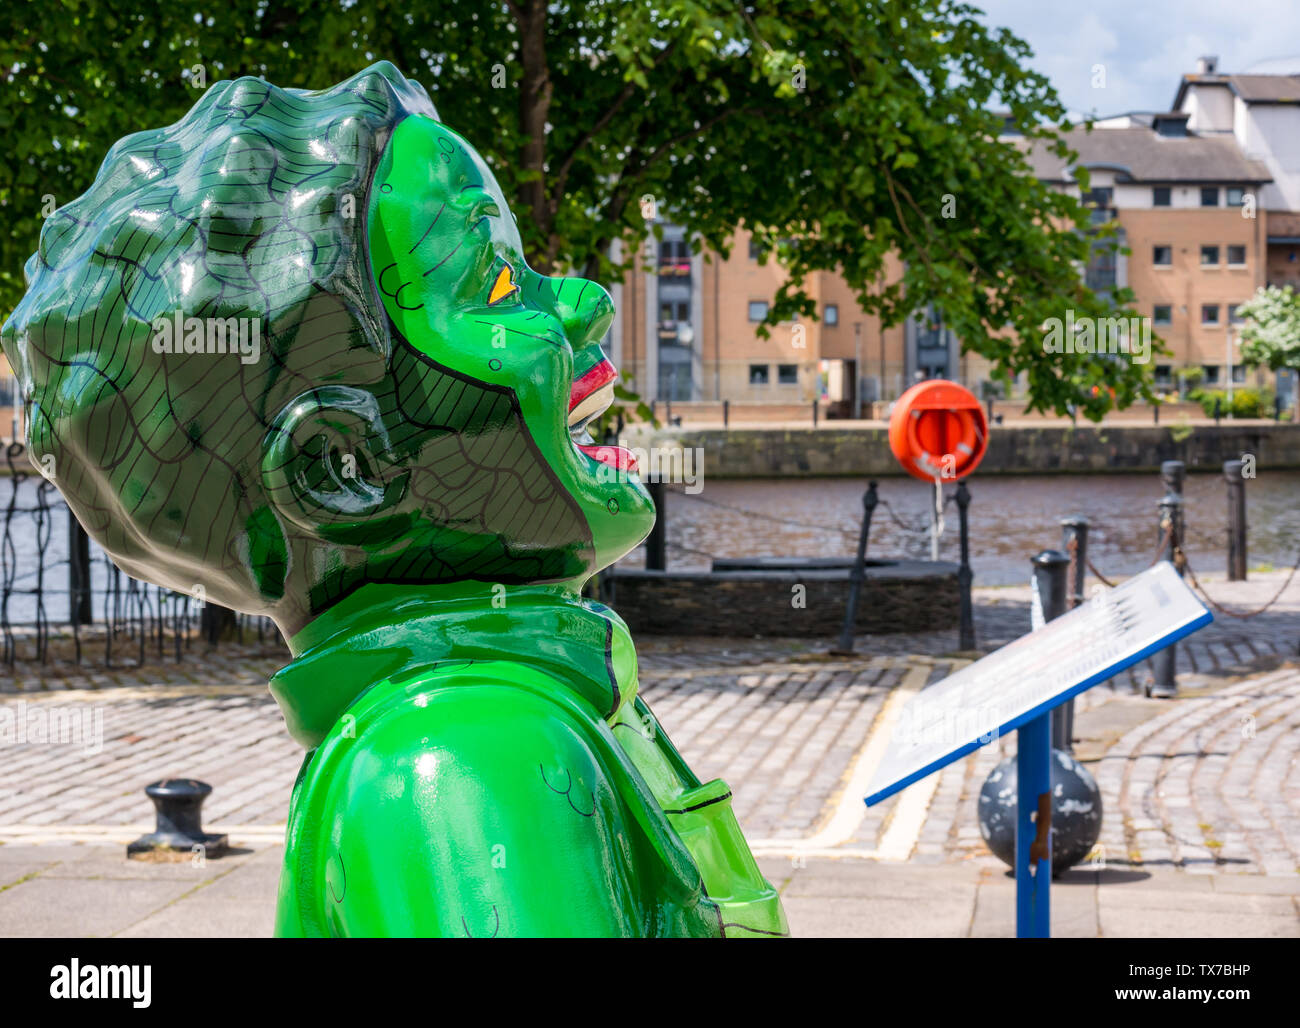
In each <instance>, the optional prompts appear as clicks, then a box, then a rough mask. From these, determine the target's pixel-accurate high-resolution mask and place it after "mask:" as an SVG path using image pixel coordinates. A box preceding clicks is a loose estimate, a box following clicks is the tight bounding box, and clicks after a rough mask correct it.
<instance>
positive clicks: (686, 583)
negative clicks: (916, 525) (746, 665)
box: [609, 561, 961, 639]
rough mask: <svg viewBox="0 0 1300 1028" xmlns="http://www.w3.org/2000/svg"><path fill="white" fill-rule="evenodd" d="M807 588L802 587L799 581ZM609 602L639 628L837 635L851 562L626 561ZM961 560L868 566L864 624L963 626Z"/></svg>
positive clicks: (877, 631)
mask: <svg viewBox="0 0 1300 1028" xmlns="http://www.w3.org/2000/svg"><path fill="white" fill-rule="evenodd" d="M800 586H802V587H803V588H802V589H800V588H799V587H800ZM613 589H614V593H613V596H612V597H610V599H609V602H610V606H612V607H613V608H614V609H615V610H616V611H618V613H619V614H620V615H621V616H622V617H623V619H624V620H625V621H627V623H628V626H629V627H630V628H631V629H632V633H633V635H634V636H635V635H637V634H639V633H644V634H648V635H691V636H797V637H800V638H817V637H820V638H827V639H829V638H834V637H835V636H836V635H837V634H838V633H839V631H840V626H841V625H843V623H844V610H845V605H846V604H847V602H848V594H849V570H848V567H847V566H844V567H838V568H816V567H810V568H803V569H793V568H792V569H788V570H770V571H711V572H705V571H697V572H686V571H681V572H679V571H642V570H639V569H637V570H625V569H621V568H620V569H619V570H618V571H617V572H616V574H615V575H614V577H613ZM960 604H961V594H960V590H959V588H958V585H957V565H956V564H951V563H948V562H944V561H940V562H936V563H931V562H929V561H898V562H897V563H892V564H888V565H885V566H873V567H868V568H867V574H866V577H865V579H864V581H863V587H862V595H861V597H860V598H859V600H858V613H857V619H856V620H857V625H858V629H859V631H861V632H866V633H870V634H874V635H884V634H888V633H891V632H927V631H940V630H943V629H948V628H952V629H956V627H957V624H958V620H959V618H960V615H961V606H960Z"/></svg>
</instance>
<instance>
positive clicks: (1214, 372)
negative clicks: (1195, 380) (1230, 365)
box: [1201, 364, 1219, 385]
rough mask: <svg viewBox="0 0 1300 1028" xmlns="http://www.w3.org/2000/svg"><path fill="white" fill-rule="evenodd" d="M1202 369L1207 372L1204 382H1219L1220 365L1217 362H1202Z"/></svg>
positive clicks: (1208, 383)
mask: <svg viewBox="0 0 1300 1028" xmlns="http://www.w3.org/2000/svg"><path fill="white" fill-rule="evenodd" d="M1201 370H1202V371H1203V372H1205V378H1204V382H1205V384H1206V385H1218V384H1219V366H1218V365H1217V364H1202V365H1201Z"/></svg>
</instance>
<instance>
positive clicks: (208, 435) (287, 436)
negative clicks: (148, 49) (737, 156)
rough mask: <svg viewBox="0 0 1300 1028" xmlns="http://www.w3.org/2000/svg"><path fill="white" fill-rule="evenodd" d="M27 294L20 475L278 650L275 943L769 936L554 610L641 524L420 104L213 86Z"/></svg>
mask: <svg viewBox="0 0 1300 1028" xmlns="http://www.w3.org/2000/svg"><path fill="white" fill-rule="evenodd" d="M26 271H27V279H28V292H27V294H26V296H25V297H24V299H23V301H22V303H21V304H20V305H19V307H18V309H17V310H16V311H15V312H14V314H13V316H12V317H11V318H10V320H9V321H8V323H7V324H6V325H5V328H4V332H3V344H4V350H5V353H6V354H7V355H8V357H9V360H10V362H11V363H12V365H13V367H14V368H15V371H16V373H17V375H18V377H19V379H20V381H21V383H22V388H23V391H24V396H25V400H26V404H27V409H28V423H29V425H30V429H29V439H28V443H29V452H30V453H31V454H32V457H33V459H34V460H36V461H41V462H42V466H43V467H45V468H46V470H47V471H49V472H50V473H52V474H53V476H54V477H55V480H56V482H57V484H58V485H59V487H60V489H61V490H62V492H63V494H64V496H65V497H66V498H67V501H68V503H69V505H70V506H71V508H72V510H73V511H74V512H75V513H76V515H77V517H78V519H79V520H80V521H81V522H82V524H83V525H85V527H86V529H87V530H88V531H89V532H90V534H91V535H92V536H93V537H94V538H95V539H96V540H97V541H98V542H99V543H100V544H101V545H102V546H103V547H104V549H105V550H107V551H108V553H109V554H110V555H111V556H112V557H113V559H114V560H115V561H116V563H117V564H118V565H119V566H120V567H122V568H123V569H125V570H126V571H127V572H129V573H130V574H132V575H135V576H137V577H139V578H143V579H147V580H149V581H152V582H156V583H159V584H161V585H164V586H168V587H171V588H173V589H177V590H182V591H185V592H187V593H191V594H194V593H197V592H201V594H202V595H203V596H205V597H206V598H207V599H210V600H212V601H214V602H217V603H221V604H224V605H226V606H229V607H233V608H236V609H238V610H242V611H247V612H252V613H259V614H266V615H269V616H270V617H272V618H274V619H275V621H276V623H277V624H278V625H279V626H280V628H281V630H282V631H283V633H284V635H285V637H286V638H287V639H288V640H289V643H290V648H291V651H292V653H293V658H294V659H293V661H292V662H291V663H290V664H289V665H288V666H287V667H285V668H284V669H283V670H281V671H280V672H279V673H278V674H277V675H276V676H275V677H274V679H273V680H272V682H271V689H272V692H273V693H274V695H275V697H276V699H277V700H278V701H279V703H280V706H281V708H282V710H283V712H284V716H285V720H286V721H287V723H288V727H289V731H290V732H291V733H292V734H293V736H294V738H295V739H297V740H299V741H300V742H301V743H302V744H303V745H304V746H305V747H306V748H307V749H308V751H309V752H308V755H307V758H306V760H305V762H304V764H303V767H302V771H301V772H300V774H299V778H298V782H297V785H296V787H295V790H294V796H293V801H292V806H291V810H290V814H289V826H288V837H287V846H286V855H285V865H284V871H283V874H282V878H281V887H280V900H279V910H278V915H277V930H278V932H279V934H282V935H288V936H300V935H306V936H331V935H332V936H356V935H449V936H465V935H469V936H484V935H501V936H507V935H516V936H517V935H600V936H603V935H627V936H721V935H727V936H732V935H742V936H743V935H784V934H786V932H787V929H786V922H785V918H784V915H783V913H782V910H781V905H780V901H779V899H778V898H777V896H776V894H775V892H774V890H773V889H772V888H771V886H770V885H769V884H768V883H767V882H766V881H764V879H763V877H762V875H761V873H760V872H759V869H758V867H757V865H756V864H755V862H754V859H753V857H752V855H751V854H750V851H749V848H748V846H747V845H746V843H745V840H744V838H743V836H742V835H741V833H740V829H739V827H738V825H737V823H736V820H735V817H734V815H733V813H732V811H731V805H730V793H729V792H728V790H727V787H726V785H725V784H724V783H723V782H721V781H712V782H707V783H701V782H700V781H699V780H698V779H697V778H696V777H695V776H694V775H693V774H692V773H691V771H690V769H689V768H688V767H687V766H686V764H685V763H684V762H683V760H682V759H681V757H680V756H679V755H678V754H677V752H676V751H675V750H674V748H673V746H672V744H671V742H670V741H669V740H668V739H667V737H666V736H665V735H664V733H663V731H662V729H661V728H660V727H659V725H658V724H657V722H656V721H655V719H654V716H653V715H652V714H651V713H650V710H649V709H648V708H647V706H646V705H645V703H644V702H643V701H642V700H641V699H639V698H638V697H637V695H636V691H637V681H636V655H635V652H634V650H633V646H632V641H631V638H630V637H629V635H628V632H627V628H626V626H625V625H624V624H623V622H622V621H621V620H620V619H619V617H618V616H617V615H616V614H615V613H614V612H613V611H612V610H610V609H609V608H608V607H605V606H603V605H601V604H599V603H595V602H591V601H588V600H584V599H582V598H581V596H580V591H581V588H582V586H583V585H584V583H585V582H586V581H587V580H588V579H589V578H590V577H591V576H592V575H593V574H594V573H595V572H596V571H598V570H599V569H601V568H603V567H607V566H608V565H610V564H612V563H613V562H614V561H615V560H617V559H618V558H619V557H620V556H622V555H623V554H624V553H626V552H628V550H630V549H631V548H632V547H634V546H635V545H636V544H637V543H639V542H640V541H641V540H642V539H643V538H644V537H645V535H646V534H647V533H648V531H649V529H650V526H651V524H652V522H653V518H654V509H653V506H652V504H651V502H650V499H649V496H648V494H647V493H646V491H645V490H644V489H643V487H642V486H641V484H640V483H639V481H638V480H637V479H636V477H635V474H634V473H633V472H634V470H635V462H634V461H633V460H632V458H631V455H630V454H629V453H628V452H627V451H626V450H622V449H620V448H617V447H604V446H597V445H595V444H594V443H593V441H592V440H591V438H590V436H589V435H588V434H587V433H586V425H587V423H588V422H589V421H590V420H591V419H592V418H593V417H595V416H598V415H599V414H600V413H601V412H602V411H603V410H604V409H606V407H607V406H608V404H609V399H610V397H611V396H612V388H613V386H612V383H613V381H614V378H615V372H614V369H613V367H612V366H611V365H610V364H609V362H608V361H607V360H606V359H605V357H604V355H603V354H602V352H601V350H600V347H599V340H600V339H601V338H602V337H603V336H604V335H605V333H606V332H607V330H608V328H609V326H610V323H611V321H612V318H613V307H612V305H611V303H610V300H609V297H608V295H607V294H606V293H605V291H604V290H603V289H601V288H600V287H599V286H598V285H596V284H594V283H592V282H587V281H584V280H581V279H557V278H548V277H546V276H543V275H539V274H537V273H536V272H534V271H532V270H531V269H530V268H529V267H528V266H527V264H526V263H525V262H524V259H523V256H522V252H521V242H520V237H519V233H518V230H517V228H516V225H515V223H514V221H513V218H512V216H511V213H510V210H509V208H508V206H507V204H506V200H505V197H504V196H503V195H502V192H501V189H500V187H499V186H498V185H497V183H496V181H495V179H494V178H493V175H492V173H491V171H490V170H489V168H488V167H487V165H486V163H485V162H484V160H483V159H482V157H480V156H479V154H478V153H476V152H475V150H474V148H473V147H472V146H470V145H469V143H467V142H466V141H465V140H464V139H463V138H462V137H460V136H459V135H457V134H456V133H455V132H453V131H452V130H451V129H449V128H447V127H446V126H445V125H442V124H440V123H439V122H438V120H437V114H436V112H435V111H434V109H433V106H432V104H431V103H430V102H429V99H428V97H427V95H426V94H425V93H424V91H423V90H422V89H421V88H420V87H419V86H418V85H416V84H415V83H412V82H410V81H408V80H406V79H405V78H403V77H402V76H401V75H400V74H399V73H398V72H397V70H396V69H395V68H393V67H392V66H391V65H389V64H386V63H384V64H377V65H375V66H373V67H372V68H369V69H367V70H366V71H364V72H362V73H360V74H358V75H356V76H354V77H353V78H351V79H349V80H348V81H346V82H344V83H341V84H340V85H338V86H336V87H334V88H333V89H329V90H325V91H322V92H316V93H312V92H306V91H301V90H285V89H279V88H276V87H275V86H272V85H270V84H268V83H266V82H264V81H261V80H259V79H251V78H244V79H239V80H236V81H232V82H223V83H219V84H218V85H215V86H213V87H212V88H211V89H210V90H208V92H207V93H206V94H205V95H204V96H203V97H202V99H201V100H200V101H199V102H198V104H197V105H196V106H195V107H194V109H193V110H192V111H190V112H189V114H187V115H186V116H185V117H184V118H183V119H182V120H181V121H179V122H177V123H176V124H175V125H173V126H171V127H169V128H166V129H160V130H156V131H149V132H141V133H137V134H135V135H132V136H128V137H127V138H125V139H123V140H122V141H120V142H119V143H118V144H117V145H116V146H114V147H113V149H112V151H111V152H110V153H109V155H108V157H107V158H106V160H105V162H104V165H103V167H102V168H101V170H100V173H99V175H98V177H97V178H96V180H95V183H94V184H93V186H92V187H91V188H90V190H89V191H88V192H87V193H86V194H85V195H84V196H82V197H80V198H78V199H77V200H75V201H73V202H72V203H70V204H68V205H67V206H65V207H63V208H61V209H60V210H59V211H58V212H57V213H56V214H54V215H53V216H52V217H51V218H50V220H49V221H48V222H47V224H46V226H45V228H44V230H43V231H42V233H41V242H40V249H39V251H38V252H37V253H36V254H35V255H33V257H32V258H31V260H30V261H29V262H28V264H27V268H26Z"/></svg>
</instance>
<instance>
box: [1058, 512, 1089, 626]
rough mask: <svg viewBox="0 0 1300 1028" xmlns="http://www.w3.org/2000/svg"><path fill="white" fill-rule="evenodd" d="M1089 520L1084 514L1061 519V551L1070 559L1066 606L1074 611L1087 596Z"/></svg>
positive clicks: (1066, 585)
mask: <svg viewBox="0 0 1300 1028" xmlns="http://www.w3.org/2000/svg"><path fill="white" fill-rule="evenodd" d="M1088 524H1089V522H1088V519H1087V518H1085V517H1084V516H1083V515H1082V514H1072V515H1070V516H1069V517H1068V518H1061V549H1062V550H1064V551H1065V555H1066V556H1067V557H1069V558H1070V570H1069V574H1068V575H1067V577H1066V583H1065V596H1066V605H1067V606H1068V607H1069V609H1070V610H1073V609H1074V608H1075V607H1077V606H1078V605H1079V604H1081V603H1082V602H1083V601H1084V599H1086V596H1085V590H1084V584H1085V581H1086V579H1087V577H1088Z"/></svg>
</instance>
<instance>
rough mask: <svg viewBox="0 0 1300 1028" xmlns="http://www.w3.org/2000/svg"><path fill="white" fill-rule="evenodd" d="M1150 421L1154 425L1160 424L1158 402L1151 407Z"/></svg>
mask: <svg viewBox="0 0 1300 1028" xmlns="http://www.w3.org/2000/svg"><path fill="white" fill-rule="evenodd" d="M1151 419H1152V422H1153V423H1154V424H1157V425H1158V424H1160V404H1159V403H1158V402H1157V403H1153V404H1152V405H1151Z"/></svg>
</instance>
